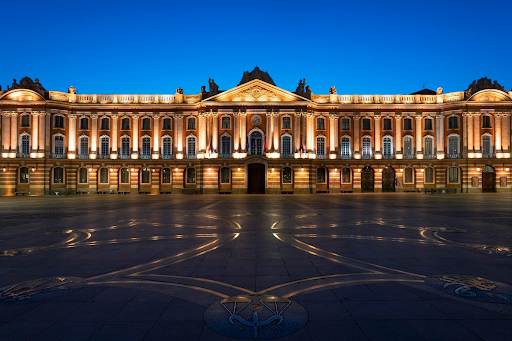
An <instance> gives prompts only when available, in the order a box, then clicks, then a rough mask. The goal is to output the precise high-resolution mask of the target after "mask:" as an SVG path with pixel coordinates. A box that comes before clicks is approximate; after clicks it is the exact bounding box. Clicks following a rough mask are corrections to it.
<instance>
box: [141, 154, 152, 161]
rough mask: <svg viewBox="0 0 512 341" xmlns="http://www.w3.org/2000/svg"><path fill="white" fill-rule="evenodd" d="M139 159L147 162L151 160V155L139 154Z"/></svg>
mask: <svg viewBox="0 0 512 341" xmlns="http://www.w3.org/2000/svg"><path fill="white" fill-rule="evenodd" d="M139 159H142V160H148V159H151V154H144V155H143V154H140V155H139Z"/></svg>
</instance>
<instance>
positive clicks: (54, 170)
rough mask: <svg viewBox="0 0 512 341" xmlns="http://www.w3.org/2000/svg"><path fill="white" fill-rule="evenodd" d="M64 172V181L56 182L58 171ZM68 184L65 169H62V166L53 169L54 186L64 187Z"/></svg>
mask: <svg viewBox="0 0 512 341" xmlns="http://www.w3.org/2000/svg"><path fill="white" fill-rule="evenodd" d="M57 169H58V170H59V171H60V170H62V179H61V180H62V181H60V182H56V181H55V179H56V174H55V172H56V170H57ZM65 183H66V170H65V169H64V167H60V166H57V167H53V169H52V184H54V185H64V184H65Z"/></svg>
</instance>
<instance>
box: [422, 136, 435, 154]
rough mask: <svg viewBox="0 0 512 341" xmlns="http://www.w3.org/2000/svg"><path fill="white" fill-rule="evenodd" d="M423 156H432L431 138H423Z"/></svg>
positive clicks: (432, 145) (432, 143)
mask: <svg viewBox="0 0 512 341" xmlns="http://www.w3.org/2000/svg"><path fill="white" fill-rule="evenodd" d="M424 154H425V155H433V154H434V142H433V140H432V138H431V137H425V148H424Z"/></svg>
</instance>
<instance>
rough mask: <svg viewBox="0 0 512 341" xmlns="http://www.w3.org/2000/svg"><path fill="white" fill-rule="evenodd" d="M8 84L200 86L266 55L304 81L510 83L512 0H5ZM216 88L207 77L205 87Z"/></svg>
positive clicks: (389, 89) (282, 72) (268, 65)
mask: <svg viewBox="0 0 512 341" xmlns="http://www.w3.org/2000/svg"><path fill="white" fill-rule="evenodd" d="M1 8H2V9H1V12H0V23H1V31H2V35H1V37H2V40H1V46H2V48H1V54H0V84H1V85H2V89H4V90H5V88H6V85H7V84H9V85H10V84H11V83H12V79H13V78H16V79H17V80H18V81H19V80H20V79H21V78H22V77H24V76H29V77H32V78H39V79H40V82H41V84H42V85H43V86H44V87H45V88H46V89H47V90H56V91H67V88H68V86H70V85H73V86H75V87H76V88H77V92H78V93H80V94H88V93H98V94H109V93H110V94H113V93H117V94H134V93H135V94H137V93H138V94H153V93H154V94H174V93H175V90H176V88H178V87H182V88H183V89H184V92H185V94H195V93H199V91H200V88H201V85H206V86H208V78H214V79H215V82H216V83H217V84H218V85H219V88H220V89H221V90H226V89H230V88H232V87H235V86H236V85H237V84H238V82H239V81H240V79H241V77H242V74H243V72H244V71H246V70H248V71H250V70H252V69H253V68H254V66H256V65H258V66H259V67H260V68H261V69H262V70H264V71H267V72H269V74H270V75H271V77H272V78H273V79H274V82H275V83H276V84H277V85H278V86H279V87H282V88H284V89H286V90H289V91H295V88H296V87H297V83H298V81H299V79H301V78H306V82H307V84H308V85H310V86H311V89H312V91H313V93H317V94H327V93H328V91H329V88H330V87H331V86H333V85H334V86H336V88H337V90H338V94H407V93H412V92H415V91H418V90H421V89H422V88H423V87H426V88H430V89H432V90H435V89H436V88H437V87H439V86H441V87H443V88H444V90H445V92H450V91H462V90H465V89H466V88H467V87H468V85H469V84H470V83H471V82H472V81H473V80H475V79H478V78H481V77H489V78H492V79H493V80H498V82H499V83H500V84H501V85H503V86H505V88H506V90H510V88H511V87H512V68H511V67H510V64H511V60H512V35H511V25H512V21H511V20H510V18H511V14H512V1H510V0H502V1H478V2H477V1H472V0H469V1H448V2H445V1H415V0H411V1H403V2H401V1H352V2H342V1H326V2H324V1H288V2H284V1H276V0H274V1H266V0H258V1H233V2H232V1H208V2H204V3H201V2H199V1H184V0H180V1H165V2H164V1H162V2H158V1H151V0H147V1H124V2H114V1H69V0H68V1H41V0H38V1H32V0H27V1H23V2H20V1H5V2H3V3H2V7H1ZM207 89H208V87H207Z"/></svg>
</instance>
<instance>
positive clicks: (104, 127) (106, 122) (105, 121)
mask: <svg viewBox="0 0 512 341" xmlns="http://www.w3.org/2000/svg"><path fill="white" fill-rule="evenodd" d="M109 123H110V122H109V119H108V118H102V119H101V130H108V129H109V126H110V124H109Z"/></svg>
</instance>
